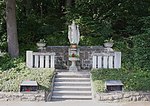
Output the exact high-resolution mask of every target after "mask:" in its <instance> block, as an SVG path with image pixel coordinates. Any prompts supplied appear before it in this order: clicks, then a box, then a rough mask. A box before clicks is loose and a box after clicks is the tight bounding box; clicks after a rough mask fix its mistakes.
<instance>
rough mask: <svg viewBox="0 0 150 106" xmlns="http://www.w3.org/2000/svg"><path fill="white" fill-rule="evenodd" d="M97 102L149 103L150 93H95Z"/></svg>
mask: <svg viewBox="0 0 150 106" xmlns="http://www.w3.org/2000/svg"><path fill="white" fill-rule="evenodd" d="M95 98H96V99H97V100H98V101H106V102H124V101H128V102H129V101H150V92H111V93H97V94H96V95H95Z"/></svg>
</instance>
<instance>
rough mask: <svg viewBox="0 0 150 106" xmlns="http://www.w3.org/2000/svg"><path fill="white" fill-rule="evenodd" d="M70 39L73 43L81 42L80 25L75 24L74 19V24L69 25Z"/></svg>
mask: <svg viewBox="0 0 150 106" xmlns="http://www.w3.org/2000/svg"><path fill="white" fill-rule="evenodd" d="M68 39H69V42H70V43H71V44H76V45H78V44H79V41H80V32H79V26H78V25H75V22H74V21H72V24H71V25H69V26H68Z"/></svg>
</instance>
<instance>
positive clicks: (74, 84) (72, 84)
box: [54, 82, 91, 86]
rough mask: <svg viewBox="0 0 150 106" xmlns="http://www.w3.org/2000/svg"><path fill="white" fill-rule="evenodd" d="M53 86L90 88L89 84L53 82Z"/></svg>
mask: <svg viewBox="0 0 150 106" xmlns="http://www.w3.org/2000/svg"><path fill="white" fill-rule="evenodd" d="M54 86H91V83H90V82H54Z"/></svg>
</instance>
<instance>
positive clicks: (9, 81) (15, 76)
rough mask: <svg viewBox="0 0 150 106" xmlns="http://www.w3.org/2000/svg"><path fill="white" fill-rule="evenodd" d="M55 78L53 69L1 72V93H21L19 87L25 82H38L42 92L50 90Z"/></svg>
mask: <svg viewBox="0 0 150 106" xmlns="http://www.w3.org/2000/svg"><path fill="white" fill-rule="evenodd" d="M52 76H53V70H51V69H28V68H25V69H22V70H20V71H17V70H16V69H13V68H12V69H10V70H8V71H4V72H1V75H0V77H1V79H0V91H5V92H7V91H19V85H20V83H21V82H22V81H25V80H31V81H32V80H34V81H37V82H38V84H39V85H40V89H41V90H48V89H49V87H50V82H51V79H52Z"/></svg>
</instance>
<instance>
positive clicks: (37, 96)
mask: <svg viewBox="0 0 150 106" xmlns="http://www.w3.org/2000/svg"><path fill="white" fill-rule="evenodd" d="M0 101H45V93H44V92H40V93H30V94H29V93H20V92H0Z"/></svg>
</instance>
